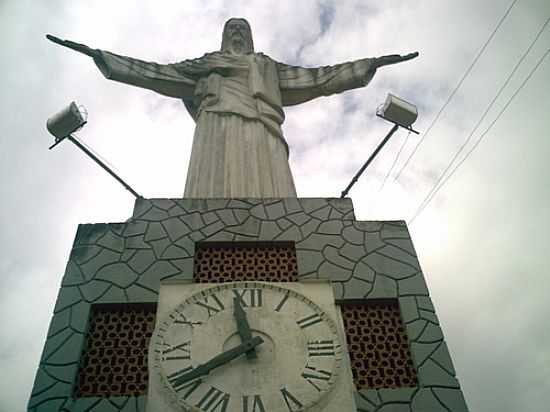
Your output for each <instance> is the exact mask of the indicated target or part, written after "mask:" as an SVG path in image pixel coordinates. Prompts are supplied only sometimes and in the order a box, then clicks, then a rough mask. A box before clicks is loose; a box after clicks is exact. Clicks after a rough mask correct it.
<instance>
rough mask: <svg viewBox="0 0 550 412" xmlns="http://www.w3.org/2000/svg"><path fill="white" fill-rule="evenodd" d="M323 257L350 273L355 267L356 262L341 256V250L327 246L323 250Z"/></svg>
mask: <svg viewBox="0 0 550 412" xmlns="http://www.w3.org/2000/svg"><path fill="white" fill-rule="evenodd" d="M323 256H325V258H326V259H327V260H328V261H329V262H330V263H332V264H333V265H336V266H340V267H342V268H344V269H347V270H348V271H352V270H353V269H354V267H355V262H354V261H352V260H350V259H347V258H345V257H344V256H342V255H340V251H339V249H337V248H335V247H334V246H331V245H327V246H325V247H324V248H323Z"/></svg>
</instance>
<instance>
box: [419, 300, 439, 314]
mask: <svg viewBox="0 0 550 412" xmlns="http://www.w3.org/2000/svg"><path fill="white" fill-rule="evenodd" d="M416 302H417V303H418V307H419V308H421V309H423V310H427V311H429V312H433V313H435V308H434V305H433V303H432V300H431V299H430V297H429V296H417V297H416Z"/></svg>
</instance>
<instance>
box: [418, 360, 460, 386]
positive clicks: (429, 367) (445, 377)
mask: <svg viewBox="0 0 550 412" xmlns="http://www.w3.org/2000/svg"><path fill="white" fill-rule="evenodd" d="M418 382H419V383H420V384H421V386H446V387H448V388H459V387H460V386H459V384H458V381H457V380H456V378H455V377H454V376H452V375H450V374H449V373H448V372H447V371H446V370H445V369H443V368H441V367H440V366H439V365H438V364H437V363H435V362H433V361H432V360H431V359H428V360H426V362H424V364H423V365H422V366H420V367H419V368H418Z"/></svg>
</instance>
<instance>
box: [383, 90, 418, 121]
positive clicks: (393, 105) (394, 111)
mask: <svg viewBox="0 0 550 412" xmlns="http://www.w3.org/2000/svg"><path fill="white" fill-rule="evenodd" d="M376 114H377V116H379V117H382V118H383V119H386V120H388V121H390V122H392V123H395V124H397V125H399V126H401V127H404V128H405V129H409V130H412V124H413V123H414V122H415V121H416V119H417V118H418V110H417V109H416V106H415V105H414V104H411V103H409V102H406V101H405V100H403V99H401V98H399V97H397V96H395V95H393V94H391V93H388V97H386V101H385V102H384V104H382V105H381V106H380V107H379V108H378V109H377V110H376Z"/></svg>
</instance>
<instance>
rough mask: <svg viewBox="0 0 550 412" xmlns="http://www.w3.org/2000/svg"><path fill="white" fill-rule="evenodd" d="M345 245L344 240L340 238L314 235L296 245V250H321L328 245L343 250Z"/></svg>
mask: <svg viewBox="0 0 550 412" xmlns="http://www.w3.org/2000/svg"><path fill="white" fill-rule="evenodd" d="M343 244H344V240H343V239H342V237H340V236H330V235H320V234H317V233H313V234H312V235H311V236H309V237H308V238H307V239H304V240H302V241H300V242H298V243H296V248H297V249H298V248H300V249H310V250H321V249H323V247H325V246H326V245H331V246H335V247H337V248H341V247H342V245H343Z"/></svg>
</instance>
